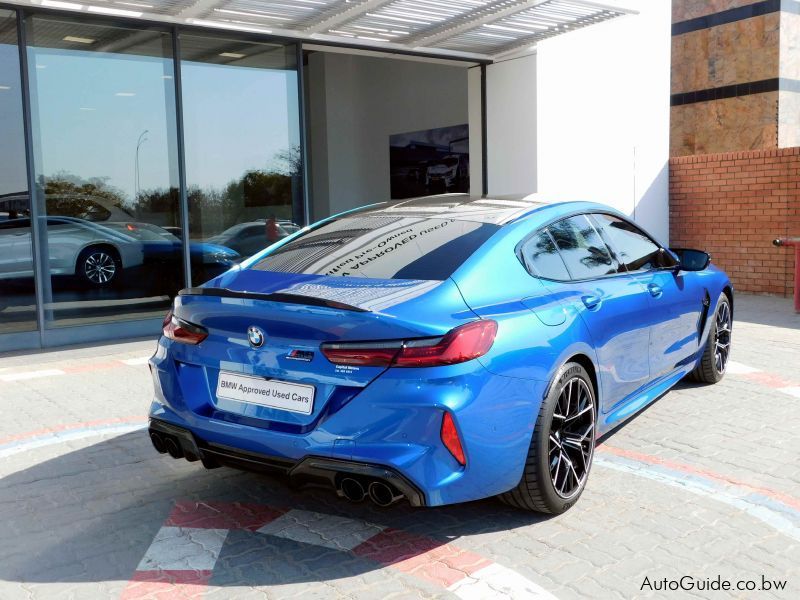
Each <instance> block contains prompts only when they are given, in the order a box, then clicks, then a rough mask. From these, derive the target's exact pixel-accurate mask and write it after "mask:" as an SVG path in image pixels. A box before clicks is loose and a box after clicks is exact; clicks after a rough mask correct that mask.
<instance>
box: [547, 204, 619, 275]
mask: <svg viewBox="0 0 800 600" xmlns="http://www.w3.org/2000/svg"><path fill="white" fill-rule="evenodd" d="M548 230H549V231H550V235H552V236H553V239H554V240H555V242H556V245H557V246H558V249H559V251H560V252H561V257H562V258H563V259H564V263H566V265H567V269H568V270H569V272H570V275H572V279H591V278H593V277H602V276H603V275H610V274H612V273H616V272H617V264H616V261H615V260H614V259H613V258H612V257H611V253H610V252H609V250H608V248H607V247H606V245H605V242H603V240H602V238H601V237H600V234H598V233H597V230H596V229H595V228H594V225H592V223H591V221H589V219H588V218H587V217H586V215H577V216H575V217H570V218H569V219H564V220H562V221H558V222H557V223H554V224H552V225H550V226H549V227H548Z"/></svg>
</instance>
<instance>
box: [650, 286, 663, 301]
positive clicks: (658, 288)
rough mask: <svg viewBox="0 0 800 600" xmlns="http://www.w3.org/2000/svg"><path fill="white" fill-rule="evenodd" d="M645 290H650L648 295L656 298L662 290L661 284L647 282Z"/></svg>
mask: <svg viewBox="0 0 800 600" xmlns="http://www.w3.org/2000/svg"><path fill="white" fill-rule="evenodd" d="M647 291H648V292H650V295H651V296H653V297H654V298H658V297H659V296H660V295H661V294H662V293H663V291H664V290H662V289H661V286H660V285H658V284H656V283H648V284H647Z"/></svg>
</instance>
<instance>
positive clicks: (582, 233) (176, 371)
mask: <svg viewBox="0 0 800 600" xmlns="http://www.w3.org/2000/svg"><path fill="white" fill-rule="evenodd" d="M732 315H733V288H732V286H731V283H730V281H729V279H728V277H727V276H726V274H725V273H724V272H723V271H721V270H720V269H718V268H717V267H715V266H714V265H712V264H710V263H709V256H708V255H707V254H706V253H704V252H702V251H699V250H691V249H674V250H670V249H668V248H667V247H666V246H664V245H663V244H661V243H659V242H658V241H657V240H656V239H655V238H654V237H653V236H651V235H650V234H648V233H647V232H645V231H644V230H643V229H641V228H640V227H639V226H637V225H636V224H634V223H633V222H632V221H630V220H629V219H628V218H627V217H626V216H625V215H623V214H621V213H619V212H617V211H615V210H613V209H611V208H609V207H607V206H604V205H601V204H595V203H590V202H563V203H557V202H553V203H549V202H538V201H536V200H535V199H531V198H525V199H508V198H503V199H494V200H493V199H486V198H484V199H470V198H469V197H467V196H466V195H461V194H444V195H440V196H431V197H427V198H417V199H413V200H408V201H400V202H396V203H383V204H377V205H371V206H368V207H364V208H361V209H357V210H355V211H351V212H348V213H343V214H340V215H337V216H335V217H331V218H329V219H326V220H323V221H320V222H318V223H316V224H315V225H312V226H310V227H307V228H305V229H303V230H301V231H299V232H297V233H295V234H293V235H291V236H289V237H287V238H285V239H283V240H282V241H280V242H278V243H276V244H274V245H272V246H270V247H269V248H267V249H266V250H264V251H263V252H261V253H259V254H257V255H255V256H253V257H251V258H250V259H247V260H245V261H243V262H242V263H241V264H240V265H239V266H237V267H235V268H233V269H231V270H230V271H228V272H226V273H224V274H223V275H221V276H219V277H217V278H215V279H213V280H211V281H209V282H208V283H207V284H205V285H203V286H201V287H196V288H191V289H185V290H182V291H181V292H180V294H179V296H178V297H177V298H176V299H175V302H174V304H173V307H172V310H171V311H170V312H169V313H168V314H167V316H166V318H165V320H164V326H163V335H162V336H161V338H160V340H159V342H158V347H157V350H156V353H155V354H154V356H153V357H152V358H151V360H150V367H151V373H152V376H153V382H154V387H155V394H154V399H153V402H152V405H151V407H150V429H149V432H150V437H151V440H152V443H153V445H154V447H155V448H156V449H157V450H158V451H159V452H164V453H168V454H170V455H171V456H172V457H174V458H182V457H184V458H187V459H188V460H190V461H195V460H199V461H201V462H202V464H203V465H204V466H205V467H207V468H213V467H217V466H220V465H228V466H234V467H240V468H245V469H254V470H260V471H265V472H278V473H283V474H285V475H286V476H287V477H288V478H289V480H290V482H292V483H294V484H322V485H328V486H330V487H331V488H332V489H334V490H336V492H337V493H338V494H339V495H340V496H342V497H345V498H347V499H349V500H351V501H354V502H358V501H362V500H364V499H366V498H369V499H370V500H371V501H372V502H374V503H375V504H378V505H380V506H388V505H390V504H393V503H395V502H398V501H401V500H406V501H408V502H409V503H410V504H411V505H412V506H437V505H442V504H449V503H456V502H466V501H470V500H477V499H479V498H485V497H489V496H499V497H500V498H501V499H502V500H503V501H505V502H507V503H508V504H511V505H513V506H516V507H519V508H523V509H529V510H535V511H540V512H546V513H560V512H563V511H565V510H567V509H568V508H569V507H570V506H572V505H573V504H574V503H575V502H576V501H577V499H578V497H579V496H580V495H581V493H582V491H583V490H584V488H585V486H586V482H587V478H588V476H589V472H590V469H591V465H592V459H593V456H594V449H595V443H596V440H597V439H598V437H599V436H602V435H603V434H605V433H607V432H609V431H610V430H612V429H613V428H614V427H617V426H618V425H620V424H621V423H623V422H624V421H626V420H627V419H629V418H630V417H631V416H633V415H634V414H636V413H637V412H639V411H640V410H642V409H643V408H644V407H646V406H647V405H648V404H650V403H651V402H653V401H654V400H655V399H656V398H658V397H660V396H661V395H663V394H664V393H665V392H666V391H668V390H669V389H670V388H671V387H672V386H674V385H675V384H676V383H677V382H678V381H680V380H681V379H682V378H684V377H685V376H691V377H693V378H694V379H696V380H699V381H701V382H707V383H714V382H716V381H719V380H720V379H721V378H722V377H723V375H724V374H725V370H726V365H727V361H728V356H729V352H730V344H731V326H732Z"/></svg>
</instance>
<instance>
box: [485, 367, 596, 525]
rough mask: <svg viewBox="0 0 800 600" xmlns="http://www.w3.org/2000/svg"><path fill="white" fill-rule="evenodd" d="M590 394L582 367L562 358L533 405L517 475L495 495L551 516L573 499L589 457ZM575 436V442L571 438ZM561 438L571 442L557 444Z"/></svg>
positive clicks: (591, 447)
mask: <svg viewBox="0 0 800 600" xmlns="http://www.w3.org/2000/svg"><path fill="white" fill-rule="evenodd" d="M565 394H566V395H565ZM596 398H597V395H596V394H595V391H594V385H592V380H591V378H590V377H589V373H587V371H586V369H584V368H583V366H581V365H580V364H578V363H576V362H568V363H567V364H565V365H564V366H563V367H561V369H559V371H558V372H557V373H556V376H555V378H554V380H553V383H552V385H551V386H550V389H549V390H548V392H547V396H546V397H545V398H544V400H543V401H542V406H541V408H540V409H539V415H538V418H537V420H536V426H535V427H534V430H533V437H532V439H531V445H530V448H529V450H528V456H527V459H526V461H525V470H524V471H523V474H522V478H521V479H520V482H519V483H518V484H517V487H515V488H514V489H512V490H510V491H508V492H505V493H504V494H501V495H500V500H502V501H503V502H505V503H506V504H508V505H510V506H513V507H515V508H520V509H524V510H532V511H537V512H542V513H549V514H554V515H557V514H561V513H563V512H564V511H566V510H568V509H569V508H570V507H571V506H573V505H574V504H575V502H577V501H578V498H580V496H581V494H582V493H583V490H584V488H585V487H586V481H587V480H588V477H589V471H590V470H591V466H592V458H593V457H594V446H595V437H596V418H597V400H596ZM587 409H588V410H587ZM578 413H580V414H578ZM576 414H578V416H577V417H575V416H574V415H576ZM567 421H569V424H568V425H565V424H564V423H566V422H567ZM567 434H568V435H567ZM562 436H563V437H562ZM579 438H580V439H581V442H580V445H579V446H578V445H577V444H576V443H575V440H577V439H579ZM567 439H568V440H570V441H571V442H572V443H571V444H569V445H568V444H566V443H564V444H562V443H561V442H562V441H563V440H567ZM554 440H555V443H554ZM578 447H580V449H578ZM565 455H566V460H564V456H565ZM581 463H582V464H581ZM570 464H571V467H572V468H570ZM562 466H563V467H564V469H563V470H562V469H561V467H562ZM554 474H555V475H554ZM554 481H555V482H557V483H554ZM557 486H558V488H560V489H558V488H557Z"/></svg>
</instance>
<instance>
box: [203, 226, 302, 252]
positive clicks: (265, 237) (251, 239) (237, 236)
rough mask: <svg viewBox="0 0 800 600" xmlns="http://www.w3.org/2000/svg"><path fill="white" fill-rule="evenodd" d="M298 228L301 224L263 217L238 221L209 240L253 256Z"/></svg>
mask: <svg viewBox="0 0 800 600" xmlns="http://www.w3.org/2000/svg"><path fill="white" fill-rule="evenodd" d="M298 229H300V226H299V225H296V224H295V223H292V222H291V221H285V220H275V219H272V220H271V219H262V220H258V221H251V222H247V223H237V224H236V225H233V226H232V227H229V228H228V229H226V230H225V231H223V232H222V233H218V234H217V235H215V236H212V237H210V238H208V240H207V241H208V242H210V243H212V244H218V245H220V246H226V247H228V248H231V249H233V250H235V251H236V252H238V253H239V254H241V255H242V256H252V255H253V254H255V253H256V252H260V251H261V250H263V249H264V248H266V247H267V246H269V245H270V244H273V243H275V242H277V241H279V240H282V239H283V238H285V237H286V236H288V235H290V234H292V233H294V232H295V231H297V230H298Z"/></svg>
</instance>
